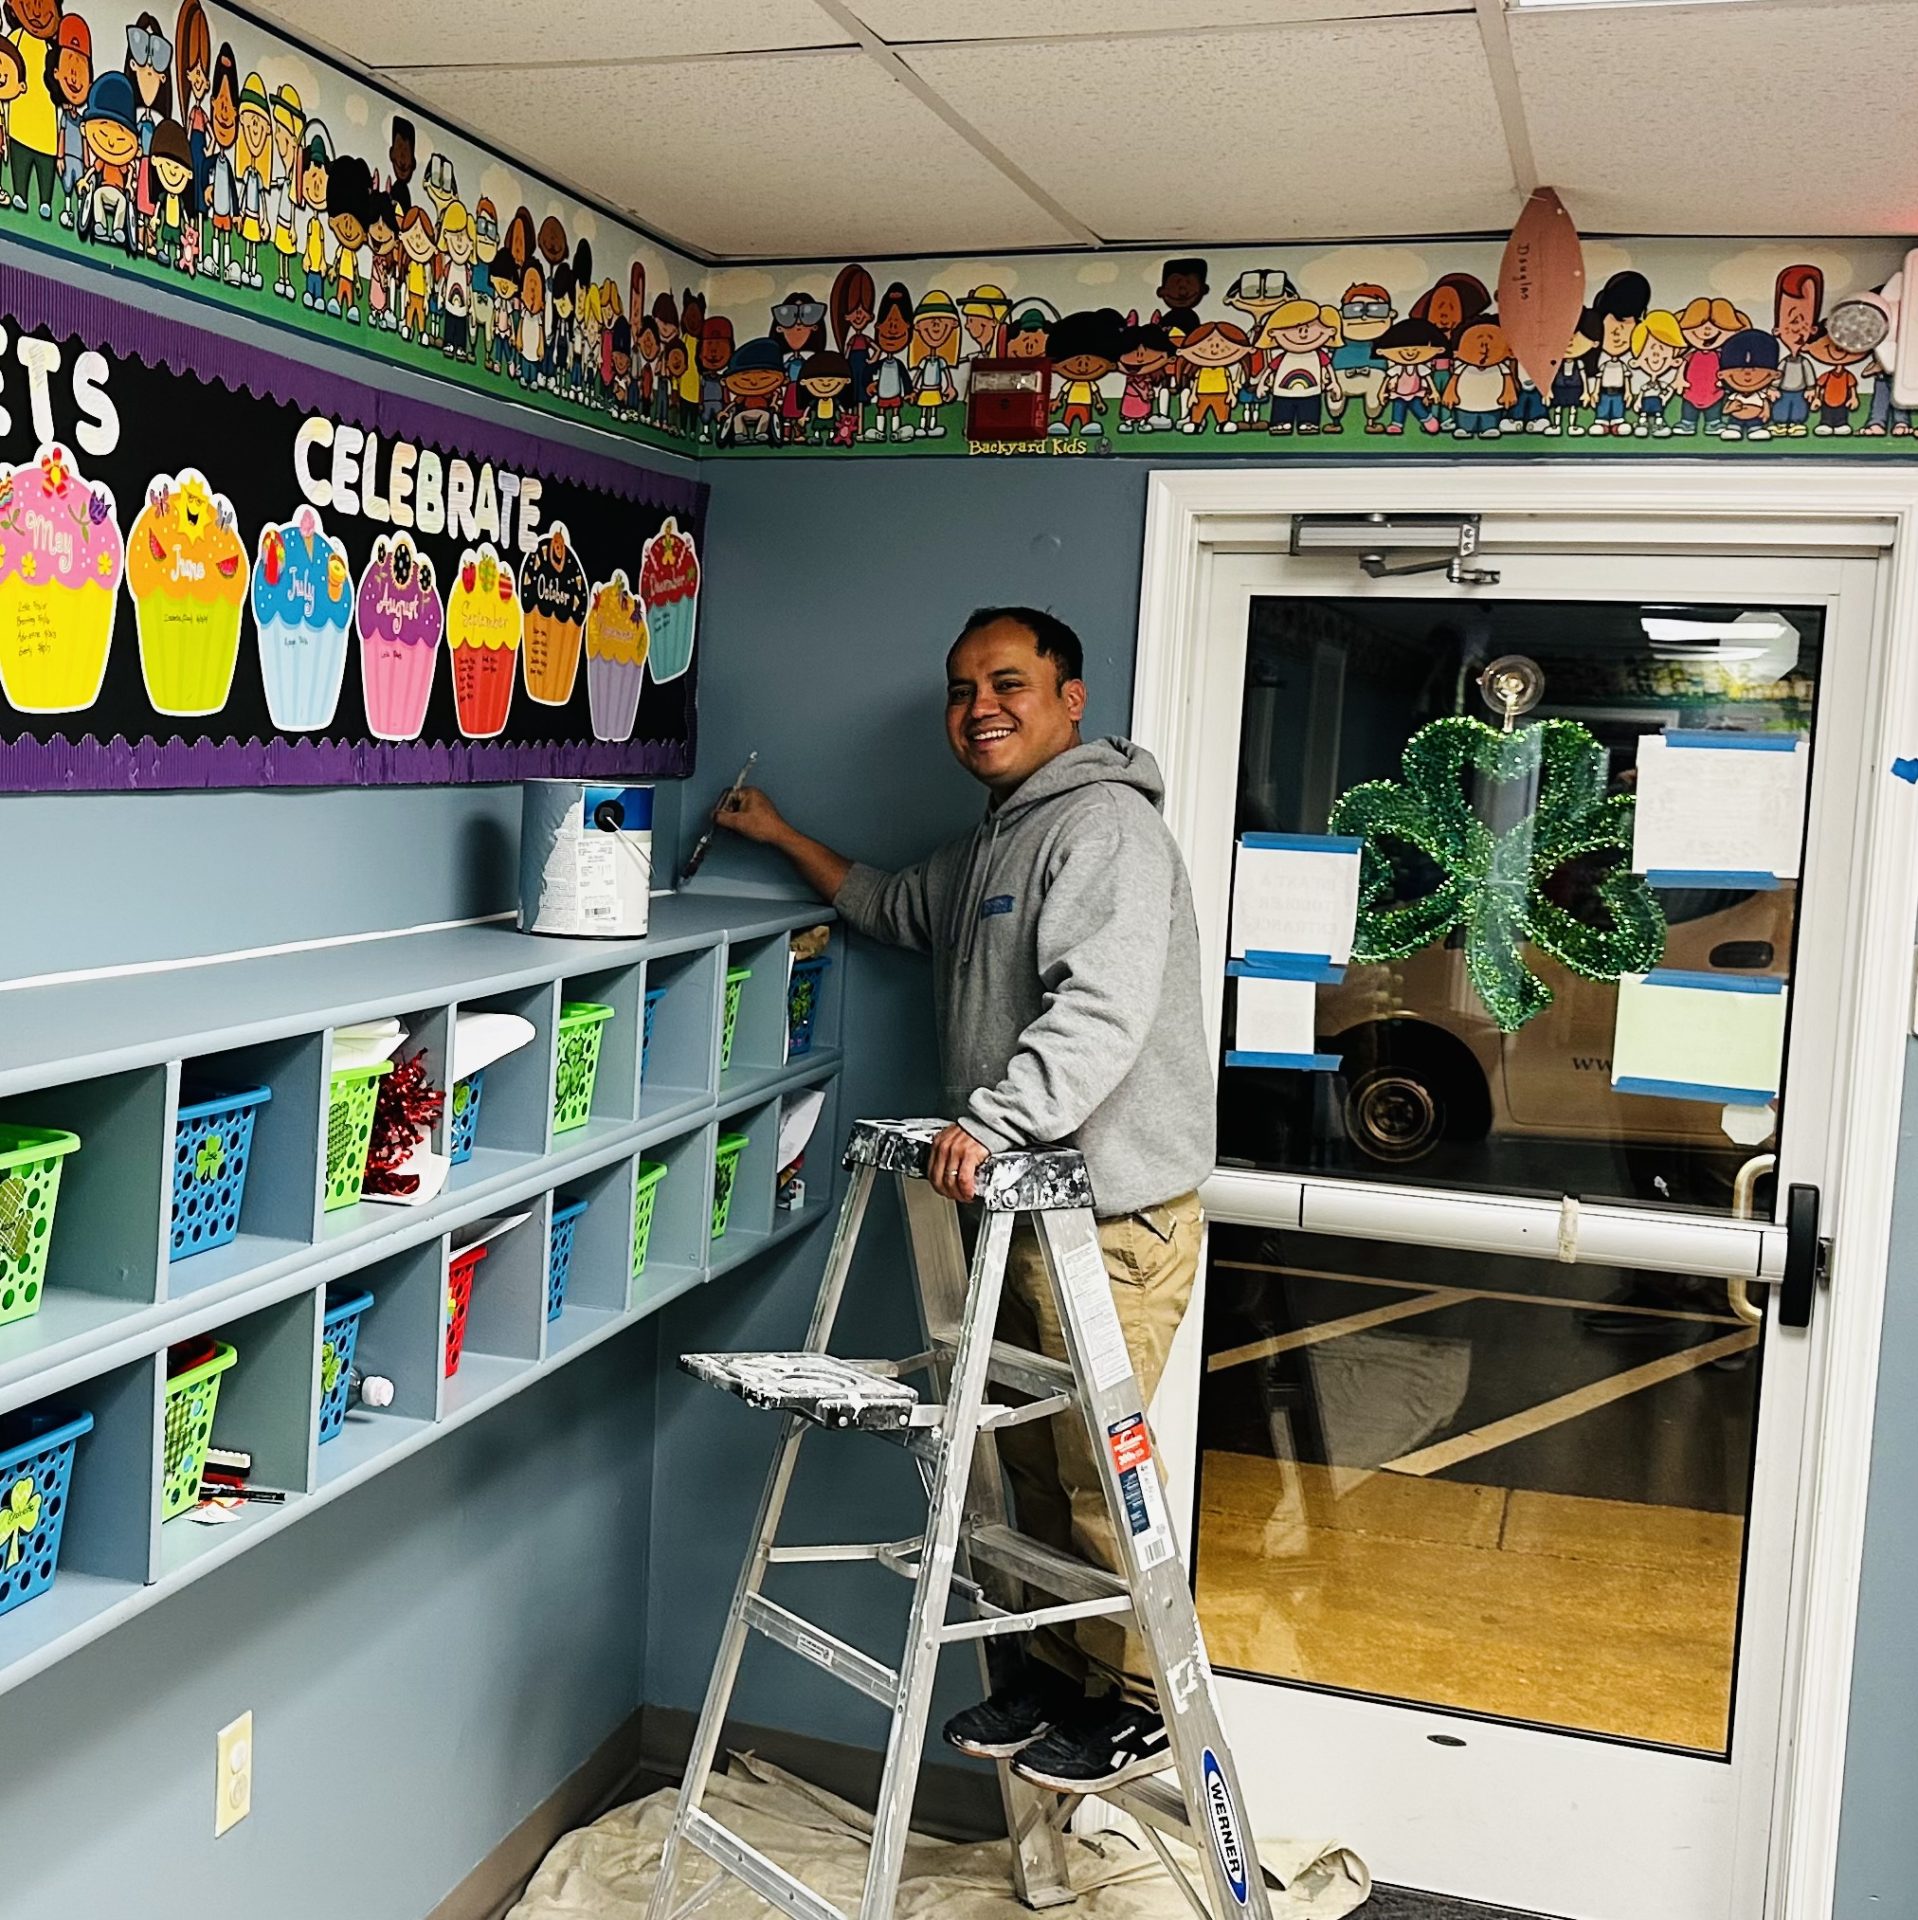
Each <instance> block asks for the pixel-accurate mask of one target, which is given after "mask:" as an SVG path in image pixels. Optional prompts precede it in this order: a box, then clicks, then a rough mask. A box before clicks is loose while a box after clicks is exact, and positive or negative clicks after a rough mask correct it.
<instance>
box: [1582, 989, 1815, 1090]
mask: <svg viewBox="0 0 1918 1920" xmlns="http://www.w3.org/2000/svg"><path fill="white" fill-rule="evenodd" d="M1789 998H1790V995H1789V993H1788V991H1787V989H1786V986H1785V982H1784V981H1783V980H1778V979H1769V978H1763V977H1759V976H1756V975H1751V974H1745V975H1738V974H1721V973H1691V972H1686V971H1683V970H1681V969H1679V968H1675V967H1661V968H1658V969H1656V970H1655V971H1653V972H1651V973H1628V974H1625V975H1623V976H1622V977H1621V978H1620V980H1619V983H1618V1024H1617V1027H1616V1029H1615V1030H1614V1033H1613V1036H1612V1085H1613V1086H1614V1087H1615V1088H1617V1090H1618V1091H1619V1092H1620V1093H1648V1094H1657V1095H1659V1096H1661V1097H1662V1098H1664V1099H1667V1100H1709V1101H1711V1102H1713V1103H1714V1104H1715V1105H1720V1106H1733V1107H1762V1106H1764V1105H1766V1104H1767V1103H1768V1102H1769V1101H1772V1100H1775V1099H1776V1098H1777V1097H1778V1083H1779V1076H1780V1074H1781V1072H1782V1071H1783V1067H1784V1060H1785V1013H1786V1006H1787V1002H1788V1000H1789Z"/></svg>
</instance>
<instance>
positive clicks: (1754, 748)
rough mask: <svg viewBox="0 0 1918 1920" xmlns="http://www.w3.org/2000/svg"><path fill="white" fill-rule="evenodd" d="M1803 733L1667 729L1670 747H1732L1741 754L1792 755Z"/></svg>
mask: <svg viewBox="0 0 1918 1920" xmlns="http://www.w3.org/2000/svg"><path fill="white" fill-rule="evenodd" d="M1804 737H1805V736H1804V735H1803V734H1802V733H1707V732H1702V731H1700V730H1699V729H1697V728H1692V727H1667V728H1666V729H1665V744H1666V745H1667V746H1668V747H1731V748H1734V749H1736V750H1737V751H1739V752H1741V753H1790V752H1792V751H1793V750H1794V749H1795V748H1796V747H1797V746H1798V744H1799V742H1800V741H1802V740H1803V739H1804Z"/></svg>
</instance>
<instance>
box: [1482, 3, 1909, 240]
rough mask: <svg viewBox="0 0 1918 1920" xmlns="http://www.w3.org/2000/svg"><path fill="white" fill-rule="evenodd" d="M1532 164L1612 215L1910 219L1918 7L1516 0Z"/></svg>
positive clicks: (1659, 227)
mask: <svg viewBox="0 0 1918 1920" xmlns="http://www.w3.org/2000/svg"><path fill="white" fill-rule="evenodd" d="M1511 29H1512V51H1513V57H1514V59H1515V60H1516V62H1517V65H1518V74H1519V91H1520V93H1521V94H1522V96H1523V98H1524V101H1525V113H1526V119H1527V121H1528V122H1529V124H1530V126H1531V130H1532V144H1533V148H1534V151H1535V152H1536V155H1537V158H1538V167H1539V173H1540V177H1541V178H1543V179H1546V180H1549V181H1551V182H1552V183H1553V184H1554V185H1555V186H1556V187H1557V188H1558V190H1559V191H1560V193H1562V194H1563V195H1564V196H1565V203H1566V205H1567V206H1568V207H1569V208H1570V209H1571V211H1572V215H1573V217H1574V218H1575V219H1576V220H1577V221H1578V222H1579V224H1580V225H1581V226H1583V227H1585V228H1587V229H1589V230H1592V231H1610V232H1614V233H1746V234H1766V233H1777V234H1813V233H1897V234H1909V233H1914V232H1918V147H1914V145H1913V143H1912V141H1911V138H1910V124H1911V120H1910V116H1911V102H1912V100H1913V99H1914V97H1918V7H1914V6H1912V5H1911V4H1910V0H1897V3H1896V4H1876V5H1862V6H1859V5H1845V4H1838V5H1827V6H1817V7H1795V8H1794V7H1781V8H1768V7H1750V8H1747V7H1698V8H1687V9H1682V10H1680V9H1674V10H1670V11H1668V10H1667V9H1665V8H1663V7H1635V8H1631V9H1621V10H1617V11H1611V12H1606V13H1602V14H1596V13H1594V14H1588V13H1584V12H1581V11H1578V10H1563V9H1560V10H1552V11H1541V12H1539V13H1536V14H1534V13H1532V12H1529V11H1527V12H1520V13H1515V14H1514V15H1513V16H1512V21H1511Z"/></svg>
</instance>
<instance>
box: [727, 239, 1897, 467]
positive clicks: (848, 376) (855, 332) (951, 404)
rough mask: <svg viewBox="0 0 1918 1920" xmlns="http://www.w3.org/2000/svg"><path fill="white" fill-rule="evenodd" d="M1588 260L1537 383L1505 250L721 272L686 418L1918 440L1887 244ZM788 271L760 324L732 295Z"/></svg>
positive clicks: (1088, 450)
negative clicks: (1555, 356) (1556, 352)
mask: <svg viewBox="0 0 1918 1920" xmlns="http://www.w3.org/2000/svg"><path fill="white" fill-rule="evenodd" d="M1585 253H1586V271H1587V280H1586V285H1587V303H1586V305H1585V306H1584V309H1583V311H1582V312H1581V313H1580V314H1579V316H1578V318H1577V321H1576V324H1575V326H1574V327H1573V330H1572V333H1571V336H1570V338H1569V339H1568V341H1567V342H1566V353H1565V358H1564V361H1563V363H1562V364H1561V366H1560V367H1559V369H1558V371H1557V374H1556V376H1555V377H1554V378H1553V380H1552V382H1551V384H1550V386H1549V388H1548V389H1546V390H1545V391H1540V389H1539V388H1538V387H1537V386H1535V385H1534V384H1533V383H1532V381H1531V379H1530V377H1529V376H1528V375H1527V374H1526V373H1525V372H1524V371H1523V369H1522V368H1521V367H1520V366H1519V363H1518V359H1517V356H1516V355H1515V353H1514V352H1513V349H1512V345H1511V342H1510V340H1509V339H1508V338H1507V336H1506V334H1505V331H1504V329H1503V328H1502V327H1501V326H1500V324H1499V317H1498V312H1497V302H1496V297H1495V295H1494V292H1493V288H1494V287H1495V286H1496V284H1497V280H1498V268H1499V254H1500V248H1499V247H1498V246H1497V245H1496V244H1493V243H1486V242H1445V241H1433V242H1423V243H1402V242H1391V241H1380V242H1376V243H1355V244H1352V245H1347V246H1338V247H1319V248H1272V249H1264V250H1257V251H1253V250H1233V251H1230V252H1223V251H1217V252H1203V253H1201V252H1193V253H1188V254H1183V255H1165V254H1144V253H1127V254H1107V255H1099V256H1094V257H1090V258H1088V257H1087V256H1084V255H1067V254H1050V255H1030V256H1009V257H1006V258H1004V259H1001V260H998V261H994V260H991V259H983V260H982V259H974V260H971V261H965V262H942V261H917V262H912V263H905V264H901V263H892V264H890V265H887V266H884V267H883V268H881V269H879V270H878V271H875V269H873V268H871V267H868V266H867V265H865V264H864V263H861V262H849V263H846V264H843V265H839V266H837V267H834V266H831V265H825V266H821V267H819V268H817V269H812V268H799V269H795V268H791V267H782V268H777V269H771V270H765V269H759V268H756V267H743V266H742V267H720V268H715V269H713V270H712V271H711V273H710V274H709V276H708V279H707V292H708V295H709V296H710V300H709V311H708V317H707V319H706V326H707V328H708V330H709V332H708V336H707V341H708V342H710V341H711V339H712V334H711V331H710V330H712V329H714V328H716V327H717V326H719V325H720V324H721V314H720V307H721V305H722V301H723V303H724V304H726V305H729V306H732V307H734V309H735V312H734V317H733V321H732V328H731V338H736V339H737V340H738V341H739V342H741V343H742V344H740V345H738V346H737V347H734V348H732V349H731V352H730V358H727V359H725V360H724V362H723V363H722V360H721V353H720V350H719V348H718V347H717V346H712V347H711V348H710V350H707V344H706V343H702V351H701V353H700V355H699V359H700V365H701V366H702V368H704V369H707V370H709V372H710V374H711V377H712V380H713V381H714V382H716V384H717V388H718V391H717V392H712V391H710V390H708V391H707V392H706V398H705V400H704V402H703V404H702V408H701V413H700V418H699V423H698V433H699V435H700V438H701V439H702V441H705V442H708V443H709V444H711V445H712V446H713V447H714V448H716V449H717V450H718V451H720V452H724V453H738V454H745V455H747V456H751V457H759V458H765V457H769V456H773V457H776V456H778V455H781V454H785V453H794V452H812V453H833V454H838V455H848V454H852V455H858V454H868V453H871V454H897V453H904V452H911V453H914V454H920V455H932V454H967V453H970V454H1018V453H1028V454H1079V455H1086V454H1092V455H1105V454H1115V453H1117V454H1145V455H1151V456H1154V457H1157V458H1161V459H1163V458H1191V457H1193V456H1195V455H1206V454H1213V453H1216V454H1220V455H1227V456H1237V457H1241V458H1256V459H1270V458H1273V457H1283V456H1284V455H1286V454H1288V453H1289V454H1295V455H1310V454H1312V453H1314V452H1315V451H1316V452H1318V453H1320V455H1321V457H1322V456H1323V454H1324V453H1325V452H1329V451H1332V450H1334V449H1336V450H1337V451H1339V452H1340V453H1341V454H1362V455H1368V456H1384V457H1389V456H1391V455H1393V454H1395V453H1401V452H1403V453H1408V454H1409V453H1414V452H1416V453H1419V454H1422V455H1426V456H1429V455H1430V453H1432V452H1434V451H1437V450H1438V449H1439V448H1440V447H1443V449H1444V450H1445V452H1447V453H1448V454H1452V453H1462V454H1467V455H1470V454H1473V453H1476V452H1478V451H1480V450H1481V449H1484V448H1487V447H1501V448H1504V449H1506V450H1508V451H1510V450H1514V449H1520V450H1522V451H1523V452H1524V453H1525V454H1526V455H1527V456H1528V457H1535V456H1548V455H1554V454H1556V455H1570V456H1576V457H1580V458H1587V459H1590V458H1604V457H1618V456H1627V457H1633V458H1642V457H1644V456H1645V455H1647V454H1661V453H1670V454H1688V455H1691V456H1693V457H1696V456H1699V455H1701V454H1717V453H1719V452H1721V451H1725V452H1729V451H1730V450H1731V449H1733V448H1737V449H1739V451H1740V454H1741V455H1744V456H1745V457H1749V454H1748V453H1747V450H1748V449H1765V450H1768V451H1770V452H1783V453H1788V454H1793V455H1805V454H1827V453H1830V454H1850V455H1855V456H1863V455H1866V454H1869V453H1870V452H1872V451H1874V450H1876V449H1877V448H1878V447H1879V444H1880V443H1883V450H1884V451H1885V452H1887V453H1893V454H1902V455H1906V456H1909V455H1910V454H1911V453H1912V452H1913V451H1914V449H1913V447H1912V446H1911V445H1909V444H1906V443H1908V442H1909V440H1910V436H1911V434H1912V410H1911V409H1910V408H1908V407H1905V406H1902V405H1899V404H1897V403H1896V399H1895V396H1894V394H1893V390H1892V378H1891V370H1892V366H1893V344H1894V333H1895V326H1894V308H1895V303H1896V300H1897V297H1898V292H1899V287H1898V276H1899V273H1900V268H1901V264H1902V260H1901V250H1900V249H1899V248H1898V247H1896V246H1895V245H1894V244H1893V243H1891V242H1888V241H1856V242H1844V241H1833V242H1822V243H1816V244H1813V243H1798V244H1791V243H1786V244H1782V245H1781V244H1773V243H1757V244H1745V243H1741V242H1720V243H1716V244H1714V243H1711V242H1700V241H1661V240H1650V241H1636V242H1621V241H1610V240H1599V241H1593V242H1588V243H1587V245H1586V249H1585ZM882 276H889V277H886V278H884V284H883V291H881V290H880V286H881V280H882ZM779 286H790V287H792V288H794V289H795V291H791V292H788V293H786V294H784V295H783V297H778V298H773V299H772V300H771V303H770V304H769V305H767V306H763V307H762V308H761V309H760V313H763V314H764V315H765V316H766V317H765V319H764V320H762V319H761V318H760V313H754V314H752V315H745V314H742V313H740V312H738V311H737V308H738V305H739V303H740V300H741V297H742V296H744V295H746V294H747V291H748V289H751V290H752V291H753V292H755V293H757V294H759V295H760V297H761V298H762V299H765V298H767V297H768V296H770V295H772V293H773V290H774V289H776V288H777V287H779ZM821 286H823V287H825V288H827V289H828V291H827V293H826V295H825V297H824V298H823V299H822V298H820V297H819V295H818V294H817V293H816V292H815V291H813V289H816V288H819V287H821ZM1219 289H1222V291H1220V290H1219ZM1881 289H1882V291H1881ZM1915 291H1918V290H1915ZM1121 301H1123V302H1124V305H1123V307H1122V306H1121V305H1120V304H1119V303H1120V302H1121ZM729 345H730V341H729Z"/></svg>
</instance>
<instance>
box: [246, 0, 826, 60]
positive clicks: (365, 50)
mask: <svg viewBox="0 0 1918 1920" xmlns="http://www.w3.org/2000/svg"><path fill="white" fill-rule="evenodd" d="M262 12H264V13H266V14H267V15H268V16H269V17H270V18H274V19H277V20H278V21H279V22H280V24H281V25H283V26H284V27H285V28H286V29H287V31H288V32H289V33H291V34H293V35H294V36H295V37H296V38H300V39H309V40H314V41H316V42H320V43H324V44H325V45H327V46H331V47H334V48H336V49H337V50H338V51H340V52H341V53H344V54H346V55H348V56H349V57H350V58H352V59H354V60H357V61H359V62H360V64H361V65H362V66H367V67H402V66H405V67H411V66H471V65H474V64H479V63H485V62H489V61H500V62H504V63H507V64H510V65H512V66H514V67H516V68H517V67H522V66H526V65H529V64H536V63H543V62H546V61H555V60H639V59H646V60H663V59H672V58H677V57H679V56H681V55H685V54H702V53H743V52H752V51H756V50H761V49H770V48H783V47H829V46H845V45H847V44H849V36H848V35H847V34H846V33H845V32H843V31H842V30H841V29H840V28H838V27H836V26H835V25H834V24H833V22H832V20H831V19H830V18H829V17H828V16H827V14H826V13H825V12H824V11H823V10H822V9H821V8H819V7H817V6H815V5H814V4H813V0H697V4H696V5H690V6H689V5H685V4H683V3H682V0H670V4H669V0H545V4H544V5H542V6H541V7H540V8H539V10H538V15H537V22H536V23H535V22H533V21H532V20H530V19H529V17H528V15H527V14H526V13H525V12H524V11H523V10H522V9H520V8H518V7H510V6H486V5H479V6H476V5H474V4H473V0H408V4H406V5H404V6H395V5H393V4H392V0H326V4H325V6H324V7H322V6H320V5H318V4H317V0H272V4H269V5H268V6H267V7H264V8H262Z"/></svg>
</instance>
